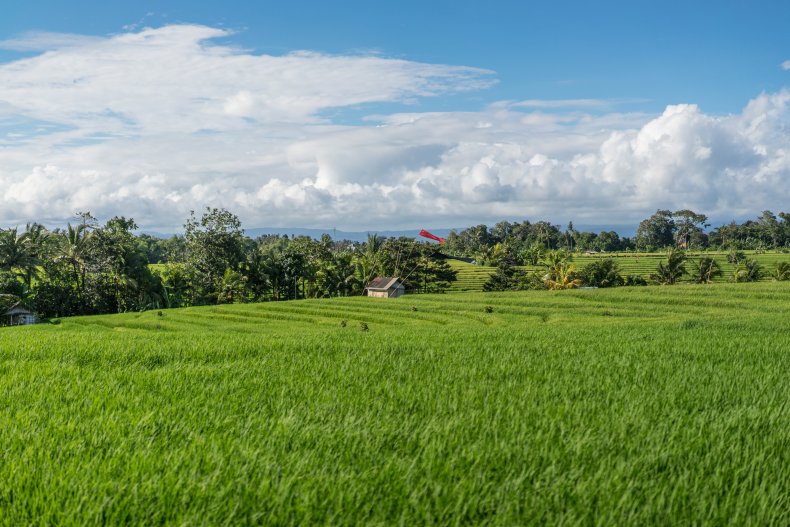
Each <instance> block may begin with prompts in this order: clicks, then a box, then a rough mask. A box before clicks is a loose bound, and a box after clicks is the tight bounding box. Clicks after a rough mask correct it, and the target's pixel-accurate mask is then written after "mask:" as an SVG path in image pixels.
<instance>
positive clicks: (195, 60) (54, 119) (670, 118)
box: [0, 25, 790, 230]
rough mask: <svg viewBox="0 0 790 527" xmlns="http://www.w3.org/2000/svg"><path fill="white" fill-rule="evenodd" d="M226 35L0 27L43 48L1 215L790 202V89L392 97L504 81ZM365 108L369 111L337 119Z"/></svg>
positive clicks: (516, 212) (6, 122)
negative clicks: (721, 107)
mask: <svg viewBox="0 0 790 527" xmlns="http://www.w3.org/2000/svg"><path fill="white" fill-rule="evenodd" d="M228 39H232V35H231V34H229V33H228V32H227V31H224V30H219V29H214V28H209V27H205V26H192V25H178V26H166V27H162V28H158V29H145V30H142V31H139V32H128V33H123V34H119V35H116V36H112V37H107V38H95V37H81V36H79V35H53V34H40V33H39V34H30V35H26V36H22V37H20V38H16V39H13V40H10V41H9V40H7V41H4V42H0V46H4V47H7V48H13V49H21V50H28V51H29V50H43V52H42V53H40V54H37V55H35V56H33V57H31V58H25V59H20V60H16V61H13V62H10V63H6V64H2V65H0V225H11V224H15V223H22V222H24V221H26V220H46V221H51V222H60V221H64V220H65V219H68V218H69V217H71V215H72V214H73V213H74V212H75V211H77V210H91V211H92V212H94V214H96V215H98V216H100V217H109V216H112V215H115V214H123V215H126V216H133V217H134V218H135V219H136V220H137V221H138V223H140V224H141V225H143V226H146V227H148V228H159V229H170V230H173V229H175V228H177V227H178V226H180V225H181V223H183V220H184V218H185V217H186V216H187V215H188V212H189V210H190V209H200V208H201V207H203V206H206V205H211V206H223V207H227V208H229V209H230V210H232V211H234V212H236V213H237V214H238V215H239V216H240V217H241V218H242V220H243V221H244V223H245V225H247V226H249V227H253V226H261V227H262V226H292V227H328V226H336V227H338V228H345V229H360V230H364V229H372V228H402V227H412V228H413V227H418V226H430V225H433V226H462V225H467V224H470V223H477V222H490V221H495V220H498V219H502V218H513V219H516V218H532V219H535V218H538V217H540V218H550V219H552V220H554V221H567V220H568V219H571V220H573V221H575V222H578V223H586V224H596V223H597V224H612V223H633V222H636V221H638V220H639V219H641V218H643V217H645V216H646V215H648V214H650V213H651V212H652V211H654V210H655V209H656V208H659V207H668V208H685V207H688V208H692V209H695V210H699V211H702V212H706V213H708V214H709V215H711V216H713V217H718V218H724V219H728V218H730V217H736V216H741V215H744V214H754V213H757V212H759V211H761V210H763V209H765V208H772V209H775V210H783V209H782V207H784V208H785V209H786V208H787V203H790V146H788V145H790V111H789V110H788V107H789V103H790V92H788V91H780V92H778V93H773V94H760V95H758V96H756V97H755V99H753V100H752V101H751V102H749V104H748V105H747V106H746V107H745V108H744V109H743V111H742V112H740V113H738V114H734V115H726V116H714V115H708V114H706V113H704V112H703V111H702V110H701V109H700V108H699V107H698V106H696V105H693V104H678V105H671V106H668V107H667V108H666V110H665V111H664V112H663V113H662V114H661V115H646V114H641V113H624V112H618V111H616V110H615V109H613V108H616V104H614V105H613V104H612V102H611V101H597V100H590V99H578V100H570V101H540V100H532V99H525V100H523V101H521V102H499V103H494V104H490V105H488V106H486V107H484V108H482V109H480V110H479V111H475V112H428V111H413V112H403V111H400V112H398V113H385V114H381V112H378V113H376V112H375V110H376V109H380V107H381V106H379V105H388V104H391V103H397V104H399V105H407V106H406V107H408V105H409V104H411V103H414V102H418V101H419V102H420V105H419V107H420V108H422V107H423V106H429V105H430V103H431V100H435V98H437V97H444V96H450V95H453V94H457V93H460V92H470V91H480V90H485V88H487V87H489V86H490V85H491V84H492V83H493V82H495V78H494V75H493V74H492V72H490V71H487V70H483V69H478V68H470V67H463V66H449V65H440V64H424V63H418V62H412V61H407V60H397V59H391V58H385V57H381V56H375V55H373V56H369V55H368V56H366V55H363V56H359V55H347V56H334V55H325V54H320V53H314V52H294V53H290V54H287V55H283V56H271V55H260V54H254V53H252V52H250V51H247V50H243V49H238V48H237V47H234V46H232V45H229V44H227V43H225V42H226V41H227V40H228ZM385 107H387V106H385ZM366 108H370V109H371V111H370V112H369V114H370V115H369V116H368V117H367V118H365V119H363V120H362V122H361V123H359V124H353V125H350V124H341V123H340V122H338V121H337V120H334V119H333V118H332V115H333V113H335V112H339V111H343V110H348V109H353V110H354V111H356V112H360V111H365V109H366ZM415 108H416V106H415Z"/></svg>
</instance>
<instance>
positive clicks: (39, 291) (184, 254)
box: [0, 208, 790, 317]
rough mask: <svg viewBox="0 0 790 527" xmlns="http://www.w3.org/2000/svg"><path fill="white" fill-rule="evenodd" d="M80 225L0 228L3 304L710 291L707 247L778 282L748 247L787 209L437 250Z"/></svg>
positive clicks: (467, 241)
mask: <svg viewBox="0 0 790 527" xmlns="http://www.w3.org/2000/svg"><path fill="white" fill-rule="evenodd" d="M77 218H78V221H77V222H75V224H74V225H72V224H68V225H67V226H66V227H65V228H64V229H54V230H51V231H50V230H48V229H47V228H45V227H44V226H42V225H40V224H37V223H33V224H28V225H27V226H26V227H25V228H24V229H20V228H18V227H15V228H10V229H6V230H0V298H3V299H5V303H9V302H10V301H12V300H13V301H20V300H21V301H23V302H24V303H25V304H26V305H28V306H29V307H31V308H32V309H34V310H35V311H37V312H38V313H39V314H40V315H42V316H43V317H57V316H66V315H79V314H98V313H115V312H125V311H142V310H146V309H151V308H164V307H179V306H193V305H206V304H223V303H237V302H251V301H267V300H291V299H300V298H319V297H332V296H352V295H360V294H362V292H363V290H364V287H365V285H366V284H367V283H368V282H369V281H370V280H372V279H373V278H374V277H376V276H398V277H400V278H401V279H402V281H403V282H404V284H405V285H406V288H407V290H409V291H411V292H421V293H429V292H441V291H445V290H447V289H448V287H450V286H451V284H452V283H453V282H454V281H455V279H456V271H455V270H454V269H453V268H452V267H451V266H450V265H448V262H447V259H446V258H447V257H448V256H450V257H469V258H474V259H475V260H476V262H477V263H478V264H479V265H483V266H490V267H493V268H495V269H496V271H495V272H494V273H492V276H491V277H490V279H488V282H487V283H485V286H484V289H485V290H486V291H509V290H523V289H573V288H576V287H581V286H591V287H613V286H620V285H644V284H645V278H647V277H649V278H650V280H651V281H652V282H653V283H658V284H667V285H671V284H674V283H676V282H677V281H679V280H681V279H685V278H684V277H686V276H688V277H690V279H691V280H693V281H696V282H698V283H710V282H712V281H713V280H715V279H717V278H719V277H721V276H722V275H723V271H722V269H721V267H720V265H719V263H718V262H717V261H715V260H714V259H713V258H711V257H709V256H701V257H700V258H699V259H693V260H688V261H687V256H686V253H685V251H686V250H697V251H700V250H706V249H709V248H713V249H716V250H725V251H729V253H728V256H727V260H728V262H729V263H731V264H732V265H734V266H735V268H734V269H733V270H732V271H731V272H730V271H728V273H727V277H728V279H730V280H732V281H738V282H750V281H756V280H760V279H761V278H763V277H765V276H771V277H773V278H774V279H776V280H786V279H787V277H788V273H787V270H786V269H784V268H778V267H774V268H767V269H766V268H764V267H763V266H762V265H761V264H759V263H758V262H756V261H752V260H748V259H747V258H746V255H745V253H744V251H745V250H750V251H752V252H755V253H758V254H759V253H760V252H764V251H766V250H768V249H772V250H779V249H781V250H790V214H787V213H784V212H781V213H779V214H778V215H774V214H773V213H772V212H771V211H764V212H763V213H762V215H761V216H760V217H759V218H758V219H757V220H756V221H751V220H750V221H747V222H744V223H743V224H737V223H734V222H733V223H730V224H728V225H723V226H719V227H716V228H714V229H712V230H710V231H708V230H706V229H708V228H709V227H710V224H709V223H708V219H707V217H706V216H705V215H704V214H698V213H696V212H694V211H691V210H679V211H675V212H672V211H669V210H658V211H656V213H655V214H653V215H652V216H650V217H649V218H647V219H645V220H643V221H642V222H640V224H639V227H638V229H637V231H636V236H635V237H634V238H633V239H631V238H621V237H620V236H619V235H618V234H617V233H616V232H613V231H603V232H600V233H597V234H596V233H592V232H582V231H577V230H576V229H575V228H574V227H573V223H569V224H568V226H567V227H566V228H565V230H564V231H563V230H562V229H561V228H560V227H559V226H558V225H552V224H551V223H550V222H547V221H537V222H534V223H531V222H529V221H523V222H521V223H517V222H512V223H511V222H508V221H502V222H499V223H497V224H496V225H495V226H494V227H493V228H491V229H489V228H488V227H487V226H486V225H476V226H473V227H470V228H468V229H463V230H461V231H459V232H456V231H452V232H451V233H450V234H449V235H448V236H447V241H446V243H445V244H444V245H441V246H440V245H437V244H432V243H424V242H416V241H414V240H413V239H410V238H398V239H395V238H388V239H382V238H379V237H378V236H376V235H371V236H370V237H369V238H368V240H367V241H366V242H365V243H354V242H350V241H343V240H333V239H332V238H331V237H329V236H328V235H324V236H323V237H322V238H321V239H319V240H315V239H312V238H310V237H307V236H298V237H294V238H288V237H287V236H261V237H259V238H256V239H251V238H249V237H247V236H245V235H244V231H243V229H242V226H241V222H240V221H239V219H238V218H237V217H236V216H235V215H234V214H232V213H231V212H229V211H227V210H224V209H211V208H207V209H206V210H205V211H204V213H203V214H202V215H200V216H199V217H198V216H197V215H195V214H194V213H193V214H191V216H190V217H189V218H188V219H187V221H186V223H185V224H184V234H183V235H178V236H172V237H170V238H168V239H160V238H156V237H153V236H150V235H147V234H138V233H137V232H136V231H137V225H136V223H135V222H134V220H132V219H130V218H124V217H115V218H112V219H110V220H109V221H107V222H106V223H105V224H103V225H100V224H99V222H98V221H97V220H96V219H95V218H94V217H93V216H91V215H90V213H87V212H86V213H78V214H77ZM656 250H662V251H667V254H668V255H669V256H668V258H667V260H666V261H664V262H660V263H659V264H658V265H657V267H656V269H655V270H654V271H652V272H651V273H649V275H648V274H645V275H644V276H641V277H640V276H638V275H623V274H622V273H621V271H620V268H619V267H618V264H617V262H616V261H614V260H612V259H610V258H606V259H605V260H603V261H598V262H593V263H592V264H589V265H586V266H581V267H579V266H577V265H576V264H575V263H574V262H573V259H574V257H573V255H574V254H576V255H579V254H580V253H587V254H588V255H589V254H597V253H609V252H612V251H621V252H622V251H625V252H635V251H640V252H641V251H656ZM150 264H157V265H153V266H152V265H150ZM778 264H779V262H776V265H778ZM687 266H688V268H689V269H690V270H687ZM484 281H485V279H484Z"/></svg>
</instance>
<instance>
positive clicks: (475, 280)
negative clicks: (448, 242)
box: [447, 260, 496, 292]
mask: <svg viewBox="0 0 790 527" xmlns="http://www.w3.org/2000/svg"><path fill="white" fill-rule="evenodd" d="M447 262H448V263H449V264H450V267H452V268H453V269H454V270H455V271H458V275H457V279H456V281H455V282H452V283H451V284H450V288H449V291H451V292H458V291H482V290H483V284H485V283H486V282H487V281H488V279H489V278H490V277H491V275H492V274H493V273H494V271H496V268H494V267H486V266H483V265H475V264H470V263H466V262H461V261H458V260H447Z"/></svg>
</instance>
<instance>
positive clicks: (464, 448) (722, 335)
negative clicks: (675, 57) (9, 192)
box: [0, 283, 790, 525]
mask: <svg viewBox="0 0 790 527" xmlns="http://www.w3.org/2000/svg"><path fill="white" fill-rule="evenodd" d="M788 317H790V284H787V283H757V284H716V285H710V286H695V285H679V286H675V287H642V288H617V289H612V290H575V291H558V292H553V291H527V292H520V293H496V294H485V293H457V294H452V295H413V296H410V295H406V296H405V297H403V298H400V299H397V300H387V299H373V298H364V297H357V298H341V299H324V300H305V301H294V302H279V303H274V302H272V303H265V304H247V305H242V304H236V305H230V306H218V307H200V308H186V309H177V310H164V311H161V312H158V311H149V312H144V313H129V314H123V315H111V316H96V317H82V318H73V319H63V320H62V321H60V323H59V324H46V325H44V324H42V325H38V326H30V327H19V328H6V329H2V330H0V445H2V446H3V455H2V458H0V524H4V525H27V524H31V523H35V524H42V525H43V524H47V525H50V524H61V525H69V524H73V525H84V524H96V523H109V524H119V523H123V524H153V523H157V524H159V523H169V524H179V525H183V524H189V525H218V524H306V523H322V524H337V525H352V524H353V525H358V524H376V525H391V524H403V525H423V524H491V525H515V524H535V523H541V524H543V523H549V524H603V525H623V524H632V525H651V524H661V525H667V524H734V525H787V524H788V523H790V406H788V404H787V401H788V400H789V399H790V378H788V376H787V373H786V372H787V364H788V363H790V332H788V331H787V321H788Z"/></svg>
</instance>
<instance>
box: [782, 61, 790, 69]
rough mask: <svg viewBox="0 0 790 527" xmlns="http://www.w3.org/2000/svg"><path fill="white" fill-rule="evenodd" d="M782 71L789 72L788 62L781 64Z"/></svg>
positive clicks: (789, 64) (789, 63) (789, 65)
mask: <svg viewBox="0 0 790 527" xmlns="http://www.w3.org/2000/svg"><path fill="white" fill-rule="evenodd" d="M782 69H783V70H790V60H786V61H784V62H782Z"/></svg>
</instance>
